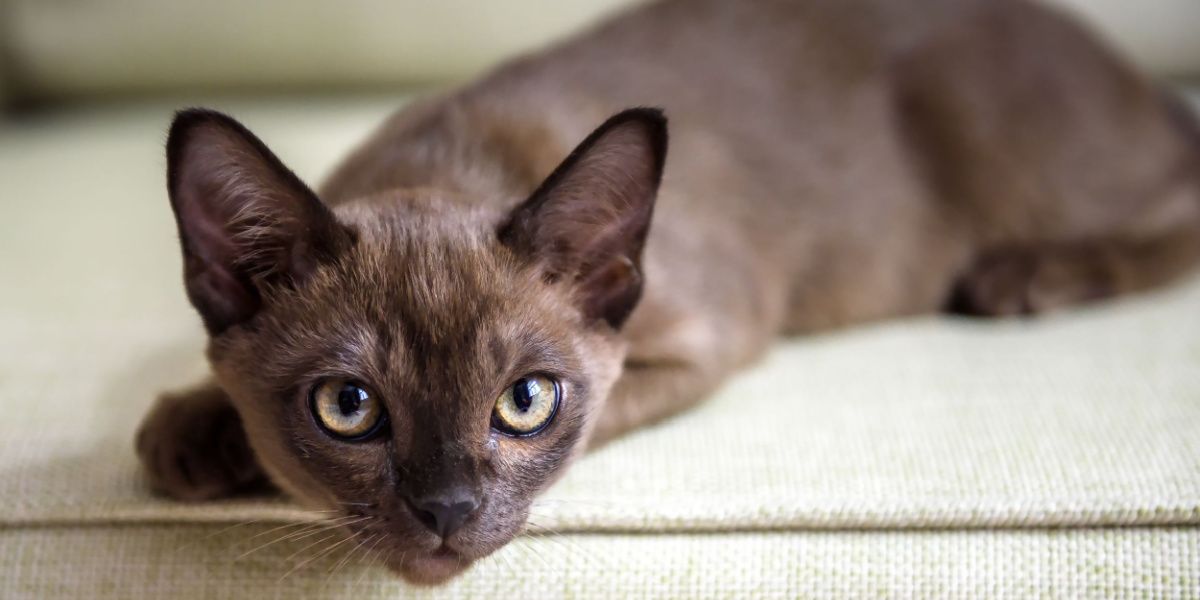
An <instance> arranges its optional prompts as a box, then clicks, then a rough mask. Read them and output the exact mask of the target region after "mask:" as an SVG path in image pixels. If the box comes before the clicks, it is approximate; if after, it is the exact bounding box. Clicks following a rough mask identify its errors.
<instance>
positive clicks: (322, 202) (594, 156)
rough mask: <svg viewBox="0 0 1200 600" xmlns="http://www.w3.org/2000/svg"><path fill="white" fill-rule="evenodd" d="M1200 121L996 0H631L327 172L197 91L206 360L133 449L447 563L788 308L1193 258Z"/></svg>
mask: <svg viewBox="0 0 1200 600" xmlns="http://www.w3.org/2000/svg"><path fill="white" fill-rule="evenodd" d="M639 106H658V107H663V109H664V110H665V113H666V115H668V116H669V117H670V119H671V151H670V154H669V159H668V158H667V152H666V150H667V125H666V120H665V118H664V116H663V112H660V111H659V110H657V109H650V108H632V109H631V108H629V107H639ZM613 115H615V116H613ZM1196 131H1197V129H1196V127H1195V126H1194V124H1193V120H1192V118H1191V117H1190V115H1189V114H1188V113H1187V112H1185V111H1184V110H1182V109H1181V108H1180V107H1179V106H1178V105H1176V104H1173V103H1172V102H1171V101H1170V100H1168V99H1167V98H1166V97H1165V96H1164V95H1163V94H1162V93H1160V91H1159V90H1158V89H1156V88H1155V87H1154V86H1152V85H1151V84H1149V83H1148V82H1147V81H1146V80H1145V79H1143V78H1142V77H1140V76H1139V75H1137V74H1135V73H1134V72H1133V71H1132V70H1131V69H1130V68H1128V67H1127V66H1126V65H1124V64H1123V63H1122V62H1120V61H1119V60H1118V59H1116V58H1114V57H1113V56H1112V55H1111V54H1109V53H1108V52H1107V51H1105V49H1104V48H1102V47H1101V46H1100V45H1099V44H1098V43H1097V42H1096V41H1095V40H1093V39H1092V38H1091V37H1090V36H1089V35H1088V34H1087V33H1085V32H1084V31H1082V30H1081V29H1080V28H1079V27H1077V26H1076V25H1074V24H1072V23H1070V22H1069V21H1068V20H1066V19H1064V18H1063V17H1061V16H1059V15H1057V14H1055V13H1053V12H1050V11H1048V10H1047V9H1044V8H1041V7H1038V6H1035V5H1032V4H1029V3H1026V2H1022V1H1016V0H1012V1H1009V0H915V1H910V2H903V3H901V2H894V1H893V0H803V1H795V0H793V1H786V2H782V1H781V2H773V1H757V2H726V1H721V0H692V1H668V2H663V3H658V4H653V5H649V6H646V7H643V8H639V9H637V10H635V11H633V12H630V13H628V14H626V15H624V16H621V17H619V18H617V19H616V20H613V21H611V22H609V23H607V24H605V25H603V26H601V27H599V28H598V29H595V30H593V31H591V32H590V33H587V34H586V35H584V36H582V37H579V38H577V39H574V40H572V41H569V42H567V43H565V44H563V45H560V46H558V47H555V48H552V49H550V50H548V51H546V52H543V53H540V54H536V55H533V56H530V57H526V58H523V59H520V60H517V61H515V62H512V63H509V64H507V65H505V66H503V67H501V68H500V69H499V70H497V71H495V72H493V73H492V74H490V75H488V76H487V77H485V78H483V79H482V80H480V81H478V82H476V83H474V84H472V85H469V86H466V87H465V88H463V89H461V90H458V91H456V92H454V93H450V94H447V95H445V96H444V97H441V98H437V99H432V100H427V101H424V102H421V103H418V104H416V105H413V106H411V107H409V108H406V109H405V110H403V111H401V112H400V113H399V114H397V115H396V116H395V117H393V118H391V119H390V120H389V121H388V122H387V123H386V124H385V125H384V126H383V128H382V129H380V130H379V132H378V133H376V134H375V136H374V137H373V138H372V139H370V140H369V141H367V142H366V144H365V145H363V146H362V147H361V148H360V149H358V151H357V152H355V153H354V154H353V155H352V156H351V157H350V158H349V159H348V160H347V161H346V162H345V163H344V164H343V165H342V166H341V168H340V169H339V170H338V171H337V172H336V173H335V174H334V175H333V176H332V178H331V179H330V180H329V181H328V182H327V183H326V185H325V186H324V187H323V188H322V189H321V191H320V193H313V192H312V191H310V190H309V188H307V187H306V186H305V185H304V183H302V182H301V181H300V180H299V179H298V178H297V177H296V176H295V175H293V174H292V173H291V172H290V171H288V170H287V168H286V167H284V166H283V165H282V164H281V163H280V161H279V160H278V159H277V158H275V156H274V155H273V154H271V152H270V151H269V150H268V149H267V147H266V146H265V145H263V143H262V142H260V141H259V140H258V139H257V138H255V137H254V136H253V135H252V134H251V133H250V132H249V131H247V130H246V129H245V128H243V127H242V126H241V125H239V124H238V123H237V122H235V121H234V120H232V119H230V118H229V117H226V116H224V115H221V114H218V113H214V112H209V111H204V110H188V111H184V112H181V113H179V115H178V116H177V118H176V120H175V123H174V125H173V126H172V128H171V133H170V140H169V142H168V145H167V155H168V163H169V176H168V183H169V191H170V198H171V205H172V208H173V209H174V211H175V215H176V218H177V221H178V225H179V232H180V237H181V241H182V246H183V256H184V277H185V283H186V286H187V291H188V295H189V297H190V298H191V301H192V303H193V304H194V305H195V306H196V308H197V310H198V311H199V313H200V316H201V317H202V318H203V320H204V324H205V326H206V327H207V329H208V332H209V334H210V336H211V337H210V343H209V351H208V355H209V358H210V360H211V363H212V367H213V372H214V374H215V379H214V381H213V382H211V383H207V384H204V385H203V386H201V387H200V388H197V389H195V390H192V391H189V392H185V393H182V394H177V395H167V396H165V397H163V398H162V400H161V401H160V402H159V404H158V405H157V407H156V408H155V409H154V410H153V411H152V412H151V413H150V415H149V416H148V417H147V419H146V422H145V424H144V425H143V428H142V430H141V432H140V433H139V436H138V451H139V454H140V455H141V457H142V460H143V461H144V463H145V465H146V468H147V470H148V472H149V476H150V479H151V481H152V482H153V483H154V484H155V485H156V487H157V488H158V489H160V490H162V491H163V492H165V493H167V494H169V495H172V496H175V497H179V498H184V499H205V498H214V497H218V496H224V495H227V494H230V493H233V492H236V491H238V490H240V489H242V488H244V487H246V486H248V485H252V484H254V483H256V482H258V481H260V480H261V479H263V478H264V476H265V477H266V478H269V479H270V481H272V482H273V483H274V484H276V485H277V486H278V487H280V488H282V489H283V490H284V491H286V492H288V493H289V494H291V495H292V496H294V497H295V498H296V499H298V500H300V501H301V502H303V503H305V504H306V505H310V506H314V507H320V508H325V509H334V510H338V511H341V512H342V514H345V515H353V516H367V517H370V518H369V519H366V520H363V521H361V522H360V523H358V524H356V525H354V526H352V528H351V530H352V532H353V533H355V534H361V535H367V534H370V535H377V536H385V539H386V543H385V545H384V546H383V547H384V548H385V550H386V553H387V562H388V564H389V565H390V566H391V567H392V568H393V569H394V570H395V571H397V572H399V573H400V574H402V575H403V576H404V577H406V578H407V579H409V580H411V581H415V582H425V583H436V582H441V581H444V580H446V579H447V578H449V577H451V576H453V575H455V574H457V573H459V572H460V571H461V570H463V569H464V568H466V567H467V566H468V565H470V564H471V562H472V561H474V560H476V559H479V558H481V557H483V556H486V555H488V554H489V553H491V552H493V551H495V550H496V549H497V548H499V547H501V546H502V545H503V544H505V543H506V542H508V541H509V540H510V539H511V538H512V537H513V536H514V535H516V534H517V533H518V532H519V531H520V530H521V528H522V526H523V524H524V520H525V517H526V513H527V509H528V507H529V505H530V502H531V501H532V500H533V498H534V497H535V496H536V495H537V494H538V493H539V492H541V491H542V490H544V489H545V488H546V487H547V486H548V485H549V484H550V483H551V482H553V481H554V480H555V479H557V478H558V477H559V476H560V475H562V473H563V471H564V469H565V468H566V467H567V465H568V464H570V462H571V460H572V458H573V457H575V456H577V455H578V454H579V453H580V452H582V451H583V450H584V449H585V448H587V447H589V446H594V445H596V444H599V443H602V442H604V441H606V440H609V439H611V438H613V437H614V436H617V435H620V434H621V433H623V432H626V431H628V430H630V429H631V428H635V427H639V426H643V425H645V424H647V423H650V422H653V421H656V420H658V419H662V418H663V417H666V416H668V415H671V414H672V413H675V412H678V411H680V410H682V409H685V408H687V407H688V406H691V405H693V404H695V403H696V402H698V401H699V400H701V399H702V398H704V397H705V395H706V394H708V393H709V392H710V391H711V390H712V389H713V388H714V386H716V385H718V384H719V383H720V382H721V381H722V379H723V378H725V377H726V376H727V375H729V374H730V373H731V372H733V371H734V370H736V369H738V368H739V367H742V366H744V365H746V364H747V363H749V362H751V361H753V360H754V359H755V358H756V357H758V356H759V355H760V354H761V353H762V352H763V350H764V349H765V348H766V347H767V346H768V344H769V343H770V341H771V340H772V338H774V337H775V336H777V335H779V334H782V333H799V332H809V331H815V330H822V329H828V328H831V327H838V326H842V325H847V324H851V323H859V322H862V321H867V320H871V319H881V318H885V317H895V316H900V315H912V314H917V313H929V312H933V311H939V310H942V309H944V308H946V307H948V306H949V307H952V308H954V309H956V310H960V311H965V312H969V313H976V314H986V315H1010V314H1028V313H1037V312H1041V311H1044V310H1047V309H1052V308H1058V307H1062V306H1068V305H1072V304H1076V303H1079V302H1083V301H1086V300H1092V299H1095V298H1101V297H1106V296H1112V295H1115V294H1121V293H1125V292H1131V291H1135V290H1141V289H1144V288H1147V287H1149V286H1153V285H1156V284H1159V283H1162V282H1165V281H1167V280H1169V279H1171V278H1172V277H1175V276H1176V275H1178V274H1180V273H1182V272H1183V271H1185V270H1186V269H1187V268H1189V267H1190V266H1191V265H1192V264H1193V263H1195V262H1196V261H1197V258H1198V257H1200V141H1198V140H1200V138H1198V136H1197V134H1196ZM589 132H590V133H589ZM580 140H582V142H580ZM572 148H574V150H572ZM664 164H665V165H666V169H665V172H664ZM660 179H661V183H662V185H661V189H660V185H659V184H660ZM656 197H657V202H656V201H655V199H656ZM652 212H653V213H655V216H654V226H653V227H651V225H650V224H651V214H652ZM643 246H644V249H643ZM247 442H248V447H247Z"/></svg>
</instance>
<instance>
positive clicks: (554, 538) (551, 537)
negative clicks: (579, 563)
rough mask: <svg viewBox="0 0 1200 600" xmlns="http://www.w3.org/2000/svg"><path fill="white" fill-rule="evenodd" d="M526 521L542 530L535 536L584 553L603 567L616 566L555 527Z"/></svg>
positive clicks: (581, 553)
mask: <svg viewBox="0 0 1200 600" xmlns="http://www.w3.org/2000/svg"><path fill="white" fill-rule="evenodd" d="M526 523H527V524H529V525H530V526H533V527H536V528H538V529H540V530H542V533H537V532H534V533H533V535H534V536H535V537H538V538H539V539H544V540H546V541H547V542H550V543H552V544H555V545H557V546H558V547H559V548H561V549H564V550H573V551H574V552H575V553H577V554H580V555H582V556H583V558H584V559H585V560H591V561H594V562H597V563H599V564H600V566H601V567H603V568H606V569H611V568H613V567H614V565H613V564H612V563H611V562H609V561H608V560H607V559H606V558H604V557H603V556H601V555H600V554H598V553H596V552H592V551H589V550H587V549H585V548H584V547H583V546H581V545H579V544H577V543H575V542H573V541H572V540H571V539H570V538H568V537H567V536H565V535H563V534H562V533H559V532H558V531H556V530H555V529H553V528H551V527H546V526H544V525H539V524H537V523H535V522H533V521H528V520H527V521H526ZM545 532H549V534H547V533H545Z"/></svg>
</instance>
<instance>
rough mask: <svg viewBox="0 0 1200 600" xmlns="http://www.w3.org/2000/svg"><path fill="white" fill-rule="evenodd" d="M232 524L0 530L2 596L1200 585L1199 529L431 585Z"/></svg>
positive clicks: (576, 539)
mask: <svg viewBox="0 0 1200 600" xmlns="http://www.w3.org/2000/svg"><path fill="white" fill-rule="evenodd" d="M221 531H222V529H221V528H219V527H216V526H207V527H203V526H185V525H175V526H163V525H147V526H140V527H81V528H58V527H55V528H45V529H18V530H8V531H3V530H0V568H3V569H4V570H3V575H4V576H3V577H0V598H6V599H11V600H18V599H20V600H24V599H28V600H41V599H44V598H60V597H61V598H88V599H89V600H117V599H122V600H123V599H127V598H204V599H207V600H222V599H235V598H253V599H254V600H273V599H280V600H283V599H293V598H356V599H363V600H369V599H374V598H379V599H383V598H392V599H395V598H532V599H541V598H575V599H589V598H596V599H612V598H655V597H658V598H687V599H703V598H729V599H731V600H732V599H737V600H742V599H745V598H779V599H792V598H860V597H871V598H914V597H924V598H994V597H1009V598H1072V599H1081V598H1097V599H1110V598H1155V597H1157V598H1189V597H1190V598H1194V597H1196V596H1197V593H1198V592H1197V590H1200V576H1197V564H1198V563H1200V531H1197V530H1196V529H1086V530H1033V531H1014V530H1006V531H996V532H990V533H988V534H986V535H982V534H979V533H975V532H962V531H935V532H783V533H730V534H707V535H705V534H700V535H681V534H667V535H612V534H598V535H565V536H561V537H557V538H523V539H520V540H518V541H517V542H516V543H514V544H511V545H509V546H506V547H505V548H504V549H503V550H501V551H500V552H499V553H497V555H496V556H495V557H494V558H493V559H491V560H487V561H484V562H481V563H479V564H478V565H476V566H475V567H473V568H472V569H471V570H470V571H468V572H467V573H466V574H465V575H464V576H463V577H462V578H460V579H457V580H455V581H453V582H451V583H450V584H449V585H448V586H446V587H444V588H438V589H434V590H429V589H414V588H411V587H409V586H406V585H405V584H404V583H402V582H401V581H399V580H398V579H396V578H395V577H393V576H390V575H389V574H388V573H387V571H386V570H384V569H381V568H378V567H373V568H372V567H368V566H364V563H365V562H367V561H366V559H364V560H359V559H360V558H361V557H363V556H367V551H366V549H365V548H360V549H359V550H357V551H354V553H353V554H350V553H351V552H352V549H353V545H352V544H350V543H348V544H344V545H342V546H339V547H333V544H335V543H336V541H332V542H329V543H323V544H317V545H316V546H312V547H310V548H306V546H310V545H311V544H312V542H311V541H309V540H310V539H312V538H306V539H296V540H295V541H289V540H285V541H281V542H279V543H275V544H271V545H269V546H266V547H264V548H261V549H260V550H255V548H256V547H259V546H262V545H263V544H267V543H270V542H271V541H272V540H274V539H276V538H275V536H276V535H278V534H275V533H269V534H267V535H262V536H261V537H259V538H255V539H251V538H253V536H255V535H259V534H262V533H264V532H268V531H270V528H264V527H258V528H253V527H247V528H241V529H235V530H231V531H227V532H225V533H221ZM313 537H316V538H318V539H319V536H313ZM325 548H332V550H329V551H328V552H326V553H325V554H322V551H323V550H324V549H325ZM247 552H250V553H249V554H246V553H247ZM347 555H349V556H350V558H349V559H346V556H347ZM314 557H316V558H314ZM343 561H345V562H343Z"/></svg>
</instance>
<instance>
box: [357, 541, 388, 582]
mask: <svg viewBox="0 0 1200 600" xmlns="http://www.w3.org/2000/svg"><path fill="white" fill-rule="evenodd" d="M386 538H387V536H386V535H384V534H382V533H381V534H379V535H378V536H377V539H376V540H375V542H374V543H373V544H371V547H370V548H367V551H366V553H364V554H363V564H362V565H361V566H362V573H359V574H358V578H357V579H355V580H354V586H353V587H358V584H359V583H362V580H363V578H364V577H366V576H367V573H368V572H369V571H370V570H371V567H373V566H375V565H373V564H371V561H373V560H376V559H378V558H379V556H382V555H383V548H379V543H380V542H382V541H383V540H384V539H386ZM376 550H378V551H379V552H378V556H376V555H375V551H376Z"/></svg>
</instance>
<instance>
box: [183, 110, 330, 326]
mask: <svg viewBox="0 0 1200 600" xmlns="http://www.w3.org/2000/svg"><path fill="white" fill-rule="evenodd" d="M167 189H168V192H169V194H170V198H171V208H172V209H173V210H174V211H175V222H176V224H177V225H178V227H179V239H180V244H181V246H182V249H183V272H184V282H185V285H186V287H187V294H188V298H189V299H190V300H191V302H192V305H194V306H195V307H196V310H197V311H199V313H200V316H201V318H202V319H203V320H204V326H205V327H206V328H207V329H208V331H209V333H210V334H213V335H216V334H218V333H221V332H222V331H224V330H226V329H228V328H229V327H232V326H234V325H237V324H239V323H242V322H244V321H246V320H248V319H250V318H251V317H253V316H254V314H255V313H257V312H258V310H259V309H260V308H261V307H262V301H263V295H264V292H265V291H266V290H267V289H268V288H270V287H271V286H287V285H295V284H297V283H299V282H300V281H302V280H303V279H304V278H305V277H306V276H307V275H308V274H309V273H311V271H312V270H313V269H314V268H315V266H316V265H317V264H318V263H319V262H321V261H324V260H327V259H330V258H332V257H333V256H334V255H335V254H336V253H337V252H338V251H339V249H340V248H342V247H343V246H345V245H347V244H349V243H351V242H352V241H353V234H352V232H351V231H349V230H348V229H347V228H345V227H344V226H342V225H340V224H339V223H338V222H337V221H336V219H334V217H333V214H332V213H331V212H330V211H329V209H328V208H327V207H326V206H325V205H324V204H322V203H321V201H320V200H318V199H317V197H316V195H315V194H314V193H313V192H312V191H311V190H310V189H309V188H308V187H307V186H306V185H304V183H303V182H302V181H300V179H299V178H298V177H296V175H295V174H293V173H292V172H291V171H290V170H288V169H287V167H285V166H284V165H283V163H281V162H280V161H279V159H278V158H276V157H275V155H274V154H272V153H271V151H270V150H268V149H267V147H266V146H265V145H264V144H263V143H262V142H261V141H259V139H258V138H256V137H255V136H254V135H253V134H252V133H250V132H249V131H248V130H247V129H246V128H245V127H243V126H242V125H241V124H240V123H238V122H237V121H235V120H233V119H232V118H230V117H228V116H226V115H223V114H221V113H218V112H214V111H210V110H203V109H191V110H185V111H181V112H179V113H178V114H176V115H175V121H174V123H172V125H171V133H170V135H169V137H168V140H167Z"/></svg>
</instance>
